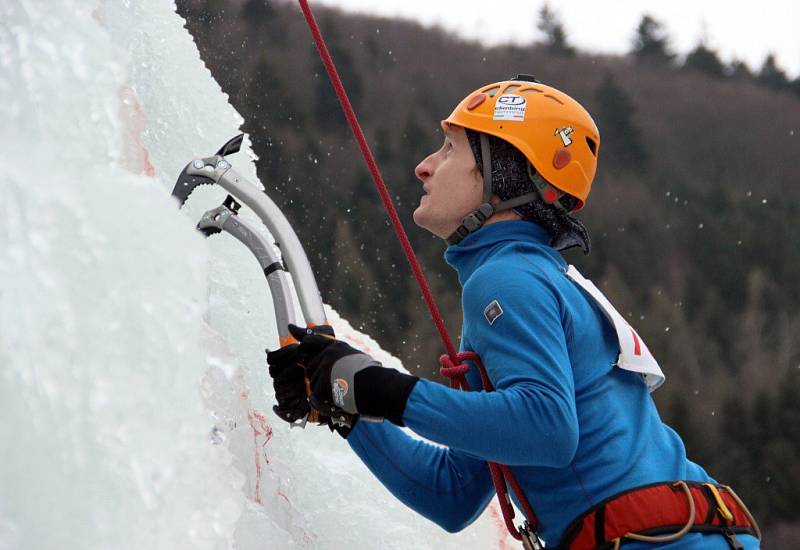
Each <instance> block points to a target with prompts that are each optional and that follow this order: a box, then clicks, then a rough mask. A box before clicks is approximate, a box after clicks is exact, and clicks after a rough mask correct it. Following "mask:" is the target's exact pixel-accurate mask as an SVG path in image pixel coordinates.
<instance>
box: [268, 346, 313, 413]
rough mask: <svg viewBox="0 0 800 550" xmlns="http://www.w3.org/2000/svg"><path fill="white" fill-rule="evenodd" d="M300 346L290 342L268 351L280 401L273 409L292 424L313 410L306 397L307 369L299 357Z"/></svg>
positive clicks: (276, 395)
mask: <svg viewBox="0 0 800 550" xmlns="http://www.w3.org/2000/svg"><path fill="white" fill-rule="evenodd" d="M299 347H300V345H299V344H289V345H288V346H283V347H282V348H280V349H277V350H275V351H270V352H268V353H267V364H268V365H269V375H270V376H271V377H272V387H273V388H275V400H276V401H277V402H278V404H277V405H273V407H272V410H273V411H275V414H277V415H278V416H279V417H280V418H281V419H282V420H285V421H286V422H288V423H290V424H292V423H293V422H295V421H297V420H299V419H301V418H305V416H306V415H307V414H308V413H309V411H310V410H311V407H310V406H309V404H308V399H307V398H306V384H305V370H304V369H303V366H302V365H301V364H300V362H299V360H298V357H297V348H299Z"/></svg>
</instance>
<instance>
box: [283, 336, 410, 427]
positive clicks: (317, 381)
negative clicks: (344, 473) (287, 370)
mask: <svg viewBox="0 0 800 550" xmlns="http://www.w3.org/2000/svg"><path fill="white" fill-rule="evenodd" d="M289 332H290V333H291V334H292V336H294V338H295V339H297V340H298V341H300V347H299V348H298V349H297V355H298V357H299V360H300V362H301V363H302V364H303V365H305V367H306V372H307V373H308V376H309V378H310V379H311V392H312V394H311V397H310V401H311V404H312V406H313V407H314V408H315V409H317V410H319V411H321V412H323V413H326V414H327V413H328V412H331V413H332V415H335V411H337V410H340V411H344V412H345V413H348V414H351V415H355V414H360V415H363V416H371V417H376V418H386V419H388V420H389V421H391V422H393V423H394V424H397V425H398V426H404V425H405V424H403V411H404V410H405V408H406V401H408V396H409V395H410V394H411V390H412V389H413V388H414V385H415V384H416V383H417V382H418V381H419V378H417V377H416V376H411V375H408V374H403V373H401V372H399V371H397V370H395V369H390V368H386V367H384V366H382V365H381V364H380V363H379V362H378V361H376V360H375V359H373V358H372V357H370V356H369V355H367V354H365V353H363V352H361V351H359V350H357V349H355V348H353V347H352V346H350V345H348V344H346V343H345V342H342V341H341V340H336V339H335V338H333V337H332V336H330V335H324V334H319V333H314V332H313V330H310V329H304V328H301V327H297V326H294V325H289Z"/></svg>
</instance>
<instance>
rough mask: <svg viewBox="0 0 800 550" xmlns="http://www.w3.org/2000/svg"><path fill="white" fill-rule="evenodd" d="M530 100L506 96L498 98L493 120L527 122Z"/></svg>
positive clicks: (512, 95)
mask: <svg viewBox="0 0 800 550" xmlns="http://www.w3.org/2000/svg"><path fill="white" fill-rule="evenodd" d="M527 108H528V100H527V99H525V98H524V97H522V96H521V95H516V94H505V95H501V96H500V97H498V98H497V103H495V104H494V116H492V119H493V120H517V121H523V120H525V110H526V109H527Z"/></svg>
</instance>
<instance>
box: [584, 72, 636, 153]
mask: <svg viewBox="0 0 800 550" xmlns="http://www.w3.org/2000/svg"><path fill="white" fill-rule="evenodd" d="M595 98H596V99H597V101H598V104H599V109H598V110H597V120H598V127H599V128H600V135H601V136H602V142H603V149H604V154H605V155H608V156H609V158H610V159H611V162H613V163H614V164H619V165H622V166H624V167H627V168H634V169H641V168H643V167H644V165H645V164H646V163H647V157H648V155H647V150H646V149H645V146H644V143H643V142H642V136H641V131H640V130H639V128H638V127H637V126H636V124H635V122H634V114H635V111H636V110H635V107H634V105H633V101H632V100H631V98H630V97H629V96H628V94H626V93H625V90H624V89H622V87H620V86H619V85H618V84H617V82H616V80H615V79H614V77H613V75H611V73H609V74H607V75H606V77H605V79H603V82H602V84H601V85H600V87H599V88H598V89H597V91H596V92H595Z"/></svg>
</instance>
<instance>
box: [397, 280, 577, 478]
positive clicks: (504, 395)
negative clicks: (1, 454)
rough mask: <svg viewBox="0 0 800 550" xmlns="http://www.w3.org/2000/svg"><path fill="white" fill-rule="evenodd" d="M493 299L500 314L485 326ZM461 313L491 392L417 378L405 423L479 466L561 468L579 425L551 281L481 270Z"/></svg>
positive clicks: (469, 285) (470, 283)
mask: <svg viewBox="0 0 800 550" xmlns="http://www.w3.org/2000/svg"><path fill="white" fill-rule="evenodd" d="M487 267H488V266H487ZM516 273H519V268H517V269H516ZM494 300H497V302H498V304H499V306H500V307H501V308H502V310H503V313H502V314H501V315H500V316H498V317H496V318H495V319H494V321H493V322H492V323H491V324H490V323H489V321H488V320H487V319H486V318H485V317H484V310H485V309H486V307H487V306H488V305H489V304H490V303H492V302H493V301H494ZM463 307H464V336H465V338H466V339H467V340H468V341H469V342H470V343H471V344H472V345H473V346H474V348H475V349H474V350H473V351H475V352H477V353H478V355H479V356H480V357H481V359H482V361H483V364H484V366H485V367H486V369H487V372H488V374H489V378H490V379H491V381H492V384H493V385H494V387H495V390H496V391H493V392H485V391H472V392H462V391H458V390H453V389H450V388H448V387H445V386H443V385H441V384H436V383H434V382H430V381H426V380H420V382H419V383H417V385H416V386H415V387H414V390H413V391H412V392H411V395H410V396H409V399H408V403H407V405H406V409H405V412H404V414H403V421H404V423H405V424H406V426H408V427H409V428H411V429H412V430H414V431H415V432H416V433H418V434H420V435H422V436H423V437H425V438H427V439H430V440H432V441H435V442H437V443H441V444H442V445H447V446H448V447H451V448H453V449H457V450H460V451H464V452H467V453H469V454H471V455H474V456H477V457H480V458H483V459H485V460H491V461H494V462H499V463H501V464H507V465H510V466H547V467H564V466H566V465H568V464H569V463H570V462H571V461H572V459H573V457H574V455H575V451H576V449H577V445H578V419H577V412H576V408H575V389H574V380H573V376H572V367H571V363H570V360H569V355H568V351H567V335H566V329H565V325H566V323H567V321H566V320H565V318H563V317H562V314H561V311H562V307H561V305H560V303H559V300H558V298H557V295H556V292H555V290H554V287H553V286H552V283H551V282H550V281H548V279H547V278H546V275H544V274H537V273H533V274H532V273H530V272H527V273H525V276H524V277H523V276H515V271H514V268H513V266H506V269H503V268H502V266H500V267H494V268H493V269H492V270H487V269H483V268H481V269H479V270H478V271H476V272H475V273H474V274H473V276H472V277H471V278H470V280H469V281H468V283H467V285H465V287H464V293H463ZM472 368H474V366H473V367H472ZM473 389H475V388H473Z"/></svg>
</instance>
